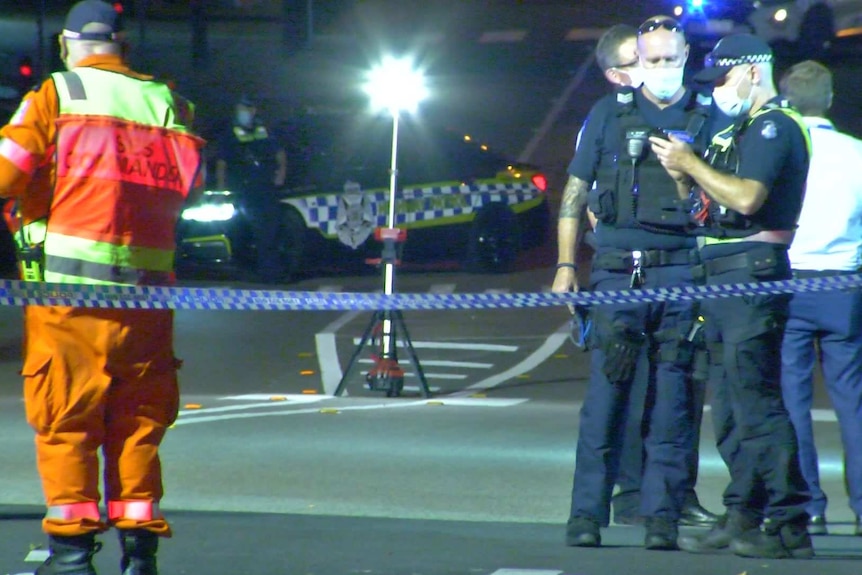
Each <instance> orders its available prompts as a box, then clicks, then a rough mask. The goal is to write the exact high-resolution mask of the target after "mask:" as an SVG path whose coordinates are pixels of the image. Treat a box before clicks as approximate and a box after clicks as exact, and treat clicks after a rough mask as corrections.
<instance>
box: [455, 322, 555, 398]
mask: <svg viewBox="0 0 862 575" xmlns="http://www.w3.org/2000/svg"><path fill="white" fill-rule="evenodd" d="M570 332H571V327H570V326H569V322H566V323H564V324H563V325H561V326H560V327H559V328H558V329H557V331H555V332H554V333H552V334H551V335H550V336H548V339H546V340H545V343H543V344H542V345H541V347H539V349H537V350H536V351H534V352H533V353H531V354H530V355H529V356H527V357H526V358H525V359H524V360H523V361H522V362H520V363H518V364H516V365H514V366H512V367H511V368H509V369H507V370H506V371H504V372H503V373H498V374H496V375H492V376H491V377H488V378H486V379H483V380H482V381H480V382H477V383H474V384H473V385H471V386H469V387H467V389H465V390H463V391H459V392H457V393H454V394H453V395H455V396H460V395H469V394H471V393H473V392H474V391H476V390H477V389H490V388H492V387H496V386H498V385H500V384H501V383H505V382H507V381H509V380H510V379H513V378H515V377H517V376H519V375H521V374H522V373H526V372H528V371H530V370H531V369H534V368H535V367H536V366H537V365H540V364H541V363H542V362H543V361H545V360H546V359H548V358H549V357H551V355H553V354H554V352H556V351H557V350H558V349H560V346H561V345H563V343H565V341H566V339H568V337H569V333H570Z"/></svg>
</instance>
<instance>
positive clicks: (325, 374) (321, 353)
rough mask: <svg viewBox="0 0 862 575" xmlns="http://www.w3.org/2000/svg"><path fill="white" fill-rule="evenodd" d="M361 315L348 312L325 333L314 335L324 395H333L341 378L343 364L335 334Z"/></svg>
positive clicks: (331, 324) (324, 330) (327, 327)
mask: <svg viewBox="0 0 862 575" xmlns="http://www.w3.org/2000/svg"><path fill="white" fill-rule="evenodd" d="M358 315H359V312H358V311H351V312H348V313H346V314H344V315H342V316H341V317H339V318H338V319H336V320H335V321H333V322H332V323H330V324H329V325H328V326H326V327H325V328H323V331H321V332H319V333H317V334H315V335H314V343H315V346H316V347H317V361H318V363H319V365H320V379H321V384H322V385H323V393H325V394H326V395H333V394H334V393H335V390H336V388H338V384H339V383H341V377H342V376H343V375H344V374H343V372H342V371H341V363H339V361H338V347H337V346H336V345H335V332H337V331H338V330H339V329H341V328H342V327H344V325H345V324H347V323H349V322H350V321H352V320H353V319H354V318H356V317H357V316H358Z"/></svg>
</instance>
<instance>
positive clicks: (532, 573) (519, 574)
mask: <svg viewBox="0 0 862 575" xmlns="http://www.w3.org/2000/svg"><path fill="white" fill-rule="evenodd" d="M490 575H564V574H563V572H562V571H557V570H548V569H497V570H496V571H494V572H493V573H491V574H490Z"/></svg>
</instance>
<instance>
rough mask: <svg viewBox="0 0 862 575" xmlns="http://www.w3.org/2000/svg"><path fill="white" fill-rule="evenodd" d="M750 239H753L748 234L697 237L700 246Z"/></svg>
mask: <svg viewBox="0 0 862 575" xmlns="http://www.w3.org/2000/svg"><path fill="white" fill-rule="evenodd" d="M748 241H751V240H750V239H749V238H748V236H743V237H741V238H714V237H712V236H700V237H698V238H697V244H698V247H703V246H711V245H715V244H732V243H736V242H748Z"/></svg>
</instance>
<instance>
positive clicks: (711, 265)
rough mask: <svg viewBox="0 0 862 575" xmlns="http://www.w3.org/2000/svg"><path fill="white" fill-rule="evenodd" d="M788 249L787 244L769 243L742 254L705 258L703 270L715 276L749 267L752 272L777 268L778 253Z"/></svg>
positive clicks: (708, 274)
mask: <svg viewBox="0 0 862 575" xmlns="http://www.w3.org/2000/svg"><path fill="white" fill-rule="evenodd" d="M786 250H787V246H785V245H778V244H767V245H764V246H759V247H757V248H755V249H753V250H750V251H747V252H743V253H741V254H734V255H731V256H722V257H718V258H714V259H708V260H704V261H703V264H702V265H703V271H705V272H706V275H707V276H715V275H719V274H723V273H726V272H730V271H734V270H742V269H747V270H749V271H750V272H752V273H756V272H759V271H765V270H769V269H775V268H776V267H777V264H778V254H779V253H780V252H783V251H786ZM695 275H698V274H695Z"/></svg>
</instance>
